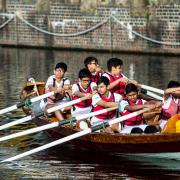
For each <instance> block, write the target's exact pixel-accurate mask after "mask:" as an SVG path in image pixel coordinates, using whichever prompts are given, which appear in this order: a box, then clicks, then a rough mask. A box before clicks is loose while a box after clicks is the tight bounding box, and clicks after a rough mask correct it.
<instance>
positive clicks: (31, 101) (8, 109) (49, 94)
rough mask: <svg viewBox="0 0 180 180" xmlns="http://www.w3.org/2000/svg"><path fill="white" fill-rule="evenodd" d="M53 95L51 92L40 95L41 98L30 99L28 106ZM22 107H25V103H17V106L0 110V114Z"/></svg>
mask: <svg viewBox="0 0 180 180" xmlns="http://www.w3.org/2000/svg"><path fill="white" fill-rule="evenodd" d="M54 94H55V92H54V91H52V92H49V93H46V94H43V95H41V96H37V97H34V98H32V99H30V100H29V104H32V103H34V102H36V101H40V100H41V99H45V98H47V97H49V96H53V95H54ZM24 105H25V102H20V103H17V104H15V105H13V106H10V107H7V108H4V109H1V110H0V114H4V113H7V112H10V111H13V110H16V109H18V108H21V107H23V106H24Z"/></svg>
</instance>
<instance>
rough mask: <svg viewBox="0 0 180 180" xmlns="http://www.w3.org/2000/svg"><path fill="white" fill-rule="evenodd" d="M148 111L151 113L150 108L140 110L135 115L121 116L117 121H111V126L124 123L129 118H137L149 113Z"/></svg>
mask: <svg viewBox="0 0 180 180" xmlns="http://www.w3.org/2000/svg"><path fill="white" fill-rule="evenodd" d="M147 111H150V109H149V108H144V109H142V110H139V111H136V112H133V113H130V114H128V115H125V116H121V117H119V118H116V119H113V120H111V121H109V125H112V124H115V123H120V122H123V121H125V120H127V119H129V118H132V117H136V116H138V115H140V114H142V113H144V112H147Z"/></svg>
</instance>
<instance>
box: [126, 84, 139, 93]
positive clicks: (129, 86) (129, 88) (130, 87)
mask: <svg viewBox="0 0 180 180" xmlns="http://www.w3.org/2000/svg"><path fill="white" fill-rule="evenodd" d="M131 92H138V88H137V86H136V85H134V84H133V83H129V84H127V85H126V90H125V93H126V94H129V93H131Z"/></svg>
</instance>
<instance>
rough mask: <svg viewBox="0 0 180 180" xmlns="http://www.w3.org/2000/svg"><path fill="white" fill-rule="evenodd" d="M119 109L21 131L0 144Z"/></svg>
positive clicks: (1, 139) (109, 109)
mask: <svg viewBox="0 0 180 180" xmlns="http://www.w3.org/2000/svg"><path fill="white" fill-rule="evenodd" d="M117 108H118V107H113V108H107V109H103V110H100V111H96V112H92V113H88V114H86V115H80V116H76V117H75V118H73V119H72V118H69V119H66V120H63V121H60V122H53V123H50V124H47V125H44V126H40V127H35V128H31V129H28V130H25V131H21V132H18V133H14V134H11V135H8V136H4V137H1V138H0V142H1V141H5V140H9V139H13V138H17V137H20V136H24V135H28V134H32V133H36V132H39V131H43V130H46V129H51V128H54V127H58V126H59V125H64V124H67V123H69V122H72V121H73V120H74V121H76V120H77V121H78V120H83V119H86V118H89V117H92V116H95V115H99V114H102V113H106V112H109V111H113V110H115V109H117Z"/></svg>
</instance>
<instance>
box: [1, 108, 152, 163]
mask: <svg viewBox="0 0 180 180" xmlns="http://www.w3.org/2000/svg"><path fill="white" fill-rule="evenodd" d="M147 111H149V109H147V108H146V109H143V110H140V111H137V112H133V113H131V114H128V115H125V116H122V117H120V118H117V119H114V120H111V121H104V122H103V123H101V124H99V125H96V126H93V127H92V128H88V129H85V130H83V131H80V132H77V133H75V134H72V135H69V136H66V137H64V138H61V139H59V140H56V141H53V142H51V143H48V144H45V145H43V146H40V147H38V148H35V149H32V150H30V151H27V152H24V153H22V154H19V155H16V156H14V157H11V158H8V159H5V160H3V161H1V162H8V161H14V160H17V159H20V158H22V157H25V156H28V155H31V154H34V153H36V152H39V151H42V150H45V149H48V148H50V147H53V146H56V145H59V144H62V143H65V142H67V141H70V140H73V139H76V138H79V137H81V136H84V135H87V134H90V133H91V132H95V131H97V130H100V129H103V128H105V127H108V126H110V125H112V124H115V123H119V122H122V121H124V120H126V119H129V118H132V117H135V116H138V115H139V114H142V113H144V112H147Z"/></svg>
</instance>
